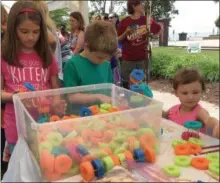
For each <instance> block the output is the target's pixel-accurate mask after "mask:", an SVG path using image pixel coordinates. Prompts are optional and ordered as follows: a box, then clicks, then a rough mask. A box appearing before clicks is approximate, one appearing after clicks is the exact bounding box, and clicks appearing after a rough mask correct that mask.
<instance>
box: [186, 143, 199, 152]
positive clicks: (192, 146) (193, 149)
mask: <svg viewBox="0 0 220 183" xmlns="http://www.w3.org/2000/svg"><path fill="white" fill-rule="evenodd" d="M188 146H189V148H190V151H191V154H197V153H200V152H201V151H202V149H201V147H200V146H199V145H198V144H193V143H188Z"/></svg>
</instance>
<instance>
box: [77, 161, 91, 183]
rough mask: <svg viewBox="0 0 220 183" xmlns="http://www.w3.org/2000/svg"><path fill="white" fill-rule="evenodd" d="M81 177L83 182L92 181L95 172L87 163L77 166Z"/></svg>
mask: <svg viewBox="0 0 220 183" xmlns="http://www.w3.org/2000/svg"><path fill="white" fill-rule="evenodd" d="M79 168H80V172H81V175H82V177H83V179H84V180H86V181H92V180H93V178H94V177H95V174H94V172H95V170H94V168H93V166H92V164H91V163H90V162H89V161H85V162H82V163H81V164H80V166H79Z"/></svg>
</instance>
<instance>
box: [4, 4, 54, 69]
mask: <svg viewBox="0 0 220 183" xmlns="http://www.w3.org/2000/svg"><path fill="white" fill-rule="evenodd" d="M25 9H31V10H33V11H32V12H29V11H22V10H25ZM25 20H31V21H34V22H36V23H37V24H39V26H40V37H39V40H38V41H37V43H36V45H35V50H36V52H37V54H38V55H39V56H40V57H41V59H42V61H43V67H44V68H47V67H48V66H49V65H50V64H51V63H52V51H51V49H50V45H49V43H48V34H47V27H46V24H45V20H44V18H43V16H42V14H41V13H40V11H39V10H38V9H37V8H36V6H35V5H34V4H33V3H32V2H30V1H18V2H16V3H14V4H13V6H12V7H11V10H10V13H9V16H8V24H7V27H8V31H7V32H6V35H5V36H6V37H5V40H4V43H3V47H2V48H3V50H2V51H3V58H4V59H5V61H6V62H7V63H8V64H9V65H14V66H18V67H22V65H21V63H20V62H19V60H18V54H19V51H20V41H19V39H18V37H17V33H16V31H17V27H18V26H19V25H20V24H21V23H22V22H24V21H25Z"/></svg>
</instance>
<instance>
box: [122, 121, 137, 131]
mask: <svg viewBox="0 0 220 183" xmlns="http://www.w3.org/2000/svg"><path fill="white" fill-rule="evenodd" d="M123 126H124V127H125V128H127V129H131V130H137V129H139V125H138V124H137V123H132V122H128V123H124V125H123Z"/></svg>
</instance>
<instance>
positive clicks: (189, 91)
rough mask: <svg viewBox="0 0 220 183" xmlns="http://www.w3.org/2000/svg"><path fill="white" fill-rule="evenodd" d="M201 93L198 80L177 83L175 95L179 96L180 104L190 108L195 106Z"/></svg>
mask: <svg viewBox="0 0 220 183" xmlns="http://www.w3.org/2000/svg"><path fill="white" fill-rule="evenodd" d="M201 94H202V85H201V83H200V82H199V81H195V82H192V83H189V84H184V85H178V88H177V90H175V95H176V96H177V97H178V98H179V100H180V102H181V104H182V105H185V106H186V107H189V108H192V107H194V106H196V105H197V104H198V103H199V101H200V97H201Z"/></svg>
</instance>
